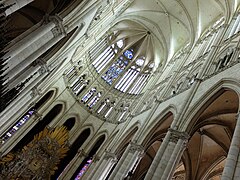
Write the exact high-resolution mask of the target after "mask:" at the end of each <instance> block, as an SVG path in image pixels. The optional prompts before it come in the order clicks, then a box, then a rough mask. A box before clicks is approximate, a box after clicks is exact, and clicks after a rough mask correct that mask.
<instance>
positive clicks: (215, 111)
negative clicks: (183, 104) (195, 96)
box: [174, 89, 239, 180]
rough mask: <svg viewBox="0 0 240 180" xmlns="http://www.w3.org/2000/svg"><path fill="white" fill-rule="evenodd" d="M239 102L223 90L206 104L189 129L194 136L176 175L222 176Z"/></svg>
mask: <svg viewBox="0 0 240 180" xmlns="http://www.w3.org/2000/svg"><path fill="white" fill-rule="evenodd" d="M238 103H239V100H238V95H237V94H236V93H235V92H234V91H232V90H229V89H221V90H220V91H219V92H217V93H216V94H215V95H214V96H213V97H212V98H210V99H209V100H208V101H207V103H206V104H205V105H203V108H202V109H200V110H199V112H198V114H197V115H196V116H195V118H196V119H195V120H192V121H194V124H192V126H191V127H189V129H188V130H189V134H190V137H191V138H190V139H189V142H188V145H187V148H186V150H185V151H184V153H183V156H182V162H180V164H181V163H183V164H184V165H185V168H184V169H182V171H177V170H176V172H175V174H174V178H177V177H184V178H186V179H194V180H201V179H213V178H214V180H220V179H221V174H222V172H223V168H224V163H225V159H226V157H227V154H228V151H229V148H230V144H231V140H232V135H233V133H234V129H235V125H236V115H237V112H238ZM180 172H181V173H180Z"/></svg>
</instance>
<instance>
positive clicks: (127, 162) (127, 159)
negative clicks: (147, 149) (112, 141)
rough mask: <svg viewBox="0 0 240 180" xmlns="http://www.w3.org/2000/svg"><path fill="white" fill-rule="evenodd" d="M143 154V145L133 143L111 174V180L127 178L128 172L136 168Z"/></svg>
mask: <svg viewBox="0 0 240 180" xmlns="http://www.w3.org/2000/svg"><path fill="white" fill-rule="evenodd" d="M143 152H144V148H143V147H142V146H141V145H139V144H136V143H133V142H131V143H130V144H129V145H128V147H127V149H126V150H125V152H124V153H123V156H122V157H121V159H120V160H119V162H118V164H117V166H116V168H115V169H114V171H113V173H112V174H111V176H110V179H111V180H115V179H119V180H120V179H123V178H124V177H126V176H127V174H128V172H129V171H131V170H132V169H133V168H134V165H135V163H136V162H137V160H138V158H139V156H141V154H142V153H143Z"/></svg>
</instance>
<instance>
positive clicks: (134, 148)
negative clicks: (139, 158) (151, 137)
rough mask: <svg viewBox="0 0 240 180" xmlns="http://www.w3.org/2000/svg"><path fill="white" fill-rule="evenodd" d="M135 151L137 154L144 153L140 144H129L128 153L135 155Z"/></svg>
mask: <svg viewBox="0 0 240 180" xmlns="http://www.w3.org/2000/svg"><path fill="white" fill-rule="evenodd" d="M136 151H138V152H143V151H144V147H143V146H142V145H140V144H136V143H134V142H131V143H130V148H129V152H130V153H135V152H136Z"/></svg>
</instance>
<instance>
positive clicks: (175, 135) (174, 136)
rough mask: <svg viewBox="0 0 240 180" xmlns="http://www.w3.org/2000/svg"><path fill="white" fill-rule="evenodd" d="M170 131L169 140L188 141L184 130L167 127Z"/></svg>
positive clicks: (174, 141) (175, 141)
mask: <svg viewBox="0 0 240 180" xmlns="http://www.w3.org/2000/svg"><path fill="white" fill-rule="evenodd" d="M169 132H170V140H169V141H170V142H173V143H177V142H178V140H179V139H182V140H184V141H186V142H187V141H188V139H189V137H190V136H189V135H188V134H187V133H186V132H181V131H178V130H175V129H171V128H170V129H169Z"/></svg>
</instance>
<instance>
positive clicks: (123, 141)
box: [115, 123, 139, 154]
mask: <svg viewBox="0 0 240 180" xmlns="http://www.w3.org/2000/svg"><path fill="white" fill-rule="evenodd" d="M138 130H139V124H138V123H135V124H134V125H132V126H131V127H130V128H129V129H128V131H127V132H128V133H127V132H125V133H124V134H123V135H122V136H121V138H120V143H118V145H117V147H116V148H115V152H116V154H120V153H121V152H123V150H124V149H125V148H126V147H127V145H128V144H129V143H130V141H131V140H132V139H133V137H134V136H135V135H136V133H137V131H138Z"/></svg>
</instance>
